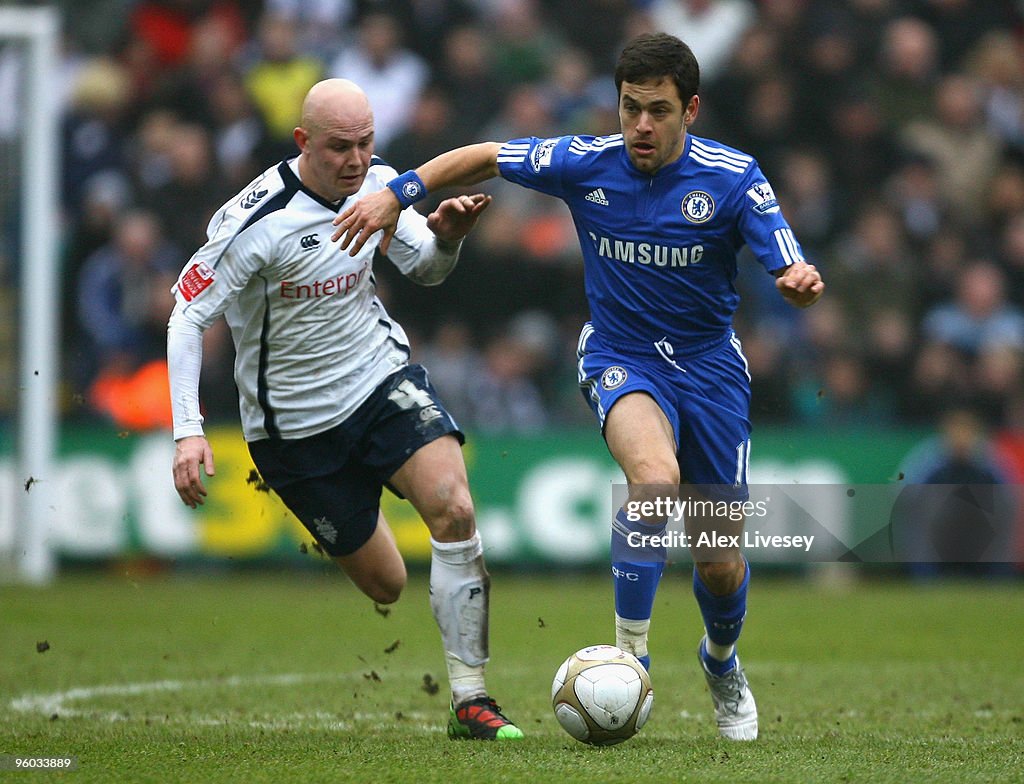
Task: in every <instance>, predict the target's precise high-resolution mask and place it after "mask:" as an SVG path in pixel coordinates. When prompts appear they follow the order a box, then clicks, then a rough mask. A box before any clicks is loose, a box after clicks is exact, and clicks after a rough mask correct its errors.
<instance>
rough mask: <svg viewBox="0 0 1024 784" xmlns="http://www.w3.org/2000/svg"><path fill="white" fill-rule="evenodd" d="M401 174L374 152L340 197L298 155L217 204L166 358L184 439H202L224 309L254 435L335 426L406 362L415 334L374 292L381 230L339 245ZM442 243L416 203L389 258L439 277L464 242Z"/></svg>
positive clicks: (409, 272) (245, 422) (189, 269)
mask: <svg viewBox="0 0 1024 784" xmlns="http://www.w3.org/2000/svg"><path fill="white" fill-rule="evenodd" d="M395 176H396V172H395V170H394V169H392V168H391V167H390V166H387V165H386V164H384V163H383V162H382V161H381V160H380V159H379V158H376V157H374V158H373V160H372V162H371V165H370V168H369V172H368V173H367V176H366V179H365V181H364V182H363V185H362V187H361V188H360V189H359V191H358V192H357V193H355V194H353V195H352V196H349V197H348V198H347V199H345V201H344V202H342V203H341V204H331V203H330V202H327V201H326V200H324V199H322V198H321V197H319V196H318V195H316V194H315V193H313V192H312V191H311V190H309V189H308V188H306V187H305V186H303V184H302V182H301V181H300V180H299V177H298V158H293V159H291V160H290V161H285V162H283V163H281V164H279V165H277V166H273V167H271V168H269V169H267V170H266V171H265V172H264V173H263V174H261V175H260V176H259V177H257V178H256V179H255V180H253V181H252V182H251V183H249V185H247V186H246V187H245V188H244V189H243V190H242V191H241V192H240V193H239V194H237V195H236V196H234V197H233V198H232V199H231V200H230V201H228V202H227V203H226V204H225V205H224V206H223V207H221V208H220V209H219V210H218V211H217V213H216V214H215V215H214V216H213V218H212V220H211V221H210V225H209V228H208V229H207V235H208V237H209V239H208V241H207V243H206V244H205V245H204V246H203V247H202V248H200V249H199V250H198V251H197V252H196V253H195V255H193V256H192V258H191V259H190V260H189V261H188V263H187V264H186V265H185V268H184V269H183V270H182V272H181V274H180V275H179V277H178V281H177V283H176V284H175V286H174V288H173V289H172V291H173V293H174V296H175V300H176V304H175V307H174V311H173V312H172V314H171V317H170V322H169V324H168V337H167V358H168V367H169V371H170V379H171V407H172V410H173V413H174V438H175V439H176V440H177V439H179V438H183V437H185V436H190V435H202V434H203V428H202V424H203V417H202V415H201V412H200V404H199V370H200V366H201V363H202V332H203V330H205V329H207V328H208V327H209V326H210V325H211V324H213V322H214V321H215V320H216V319H217V318H218V317H219V316H220V315H221V314H222V313H223V314H224V316H225V317H226V319H227V322H228V325H229V326H230V328H231V335H232V338H233V340H234V344H235V357H236V358H235V383H236V384H237V386H238V393H239V408H240V412H241V419H242V430H243V433H244V436H245V439H246V440H247V441H255V440H259V439H263V438H268V437H273V438H288V439H293V438H303V437H306V436H310V435H314V434H316V433H320V432H323V431H324V430H328V429H330V428H331V427H334V426H335V425H337V424H339V423H341V422H343V421H344V420H345V419H347V418H348V417H349V416H350V415H351V414H352V413H353V412H354V411H355V410H356V409H357V408H358V407H359V405H360V404H361V403H363V401H365V400H366V399H367V397H368V396H369V395H370V393H371V392H372V391H373V390H374V389H375V388H376V387H377V386H378V385H379V384H380V383H381V382H382V381H383V380H384V378H386V377H387V376H388V375H389V374H391V373H393V372H395V371H396V370H398V369H399V368H401V367H403V366H404V365H405V364H406V362H407V361H408V358H409V343H408V338H407V337H406V335H405V332H404V330H403V329H402V327H401V326H400V325H399V324H398V323H397V322H395V321H393V320H392V319H391V317H390V316H389V315H388V314H387V312H386V311H385V310H384V306H383V305H382V304H381V301H380V300H379V299H378V298H377V296H376V286H375V284H374V280H373V254H374V251H375V250H376V248H377V245H378V244H379V242H380V236H381V235H380V233H379V232H378V233H377V234H376V235H375V236H374V237H372V238H371V239H370V241H369V242H367V243H366V244H365V245H364V246H363V248H362V249H361V250H360V251H359V253H358V254H357V255H356V256H354V257H353V256H350V255H349V254H348V251H344V252H343V251H341V250H340V249H339V248H338V246H337V245H336V244H335V243H333V242H331V240H330V237H331V234H332V233H333V231H334V226H333V225H332V223H331V221H332V220H333V219H334V217H335V216H336V215H337V214H338V213H339V212H340V211H342V210H343V209H344V208H345V207H346V206H347V205H349V204H351V203H352V200H353V199H359V198H361V197H362V196H364V195H366V194H369V193H374V192H376V191H378V190H380V189H381V188H382V187H384V185H385V183H387V182H388V180H390V179H392V178H393V177H395ZM435 240H436V238H435V237H434V234H433V232H431V231H430V230H429V229H428V228H427V223H426V218H424V217H423V216H422V215H420V214H419V213H417V212H416V211H415V210H413V209H412V208H411V207H410V208H408V209H406V210H404V211H403V212H402V215H401V218H400V219H399V222H398V230H397V232H396V234H395V236H394V238H393V239H392V242H391V245H390V247H389V250H388V257H389V259H390V260H391V261H392V262H393V263H394V264H395V266H397V267H398V269H399V270H401V272H402V273H403V274H405V275H406V276H408V277H409V278H411V279H412V280H414V281H416V282H418V283H422V284H424V285H433V284H436V283H440V282H441V281H442V280H443V279H444V278H445V277H446V276H447V275H448V273H449V272H450V271H451V270H452V268H453V267H454V266H455V262H456V261H457V259H458V248H457V247H455V249H454V250H449V249H447V248H441V247H439V246H438V244H437V243H436V241H435Z"/></svg>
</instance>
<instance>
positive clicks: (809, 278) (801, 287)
mask: <svg viewBox="0 0 1024 784" xmlns="http://www.w3.org/2000/svg"><path fill="white" fill-rule="evenodd" d="M775 288H777V289H778V290H779V293H781V294H782V296H783V297H785V298H786V301H787V302H789V303H790V304H791V305H795V306H796V307H798V308H806V307H809V306H810V305H813V304H814V303H815V302H817V301H818V299H819V298H820V297H821V295H822V293H823V292H824V291H825V282H824V281H823V280H822V279H821V273H820V272H818V269H817V268H816V267H815V266H814V265H813V264H808V263H807V262H804V261H798V262H796V263H794V264H790V265H789V266H788V267H786V269H785V271H784V272H783V273H782V274H781V275H779V276H778V277H777V278H776V279H775Z"/></svg>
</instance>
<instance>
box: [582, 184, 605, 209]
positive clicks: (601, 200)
mask: <svg viewBox="0 0 1024 784" xmlns="http://www.w3.org/2000/svg"><path fill="white" fill-rule="evenodd" d="M583 198H584V199H586V200H587V201H592V202H594V204H600V205H601V206H602V207H607V206H608V199H607V198H606V197H605V195H604V188H594V190H592V191H591V192H590V193H588V194H587V195H586V196H584V197H583Z"/></svg>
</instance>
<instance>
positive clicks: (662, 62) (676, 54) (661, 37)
mask: <svg viewBox="0 0 1024 784" xmlns="http://www.w3.org/2000/svg"><path fill="white" fill-rule="evenodd" d="M665 76H667V77H668V78H670V79H671V80H672V81H673V82H675V85H676V89H677V90H679V99H680V100H681V101H682V102H683V105H684V106H685V105H686V102H687V101H689V100H690V98H691V97H692V96H694V95H696V94H697V90H699V89H700V66H699V65H698V64H697V58H696V57H694V56H693V52H692V51H691V49H690V47H689V46H687V45H686V44H685V43H683V42H682V41H680V40H679V39H678V38H676V37H675V36H674V35H669V34H668V33H644V34H643V35H638V36H637V37H636V38H634V39H633V40H632V41H630V42H629V43H628V44H626V48H625V49H623V50H622V54H621V55H619V62H618V63H617V64H616V66H615V89H616V91H617V92H619V93H621V92H622V83H623V82H630V83H632V84H638V83H641V82H649V81H658V80H660V79H661V78H663V77H665Z"/></svg>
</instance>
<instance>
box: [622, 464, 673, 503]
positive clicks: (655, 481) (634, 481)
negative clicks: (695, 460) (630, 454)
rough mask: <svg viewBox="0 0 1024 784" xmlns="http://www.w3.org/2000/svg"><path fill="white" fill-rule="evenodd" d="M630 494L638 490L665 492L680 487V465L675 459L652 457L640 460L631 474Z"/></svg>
mask: <svg viewBox="0 0 1024 784" xmlns="http://www.w3.org/2000/svg"><path fill="white" fill-rule="evenodd" d="M629 481H630V494H631V495H632V494H633V493H634V490H636V491H637V492H644V493H648V494H650V493H653V494H664V492H665V491H666V490H667V489H671V490H673V491H675V489H676V488H678V487H679V465H678V464H677V463H676V461H675V460H674V459H673V460H659V459H657V458H651V459H648V460H642V461H639V462H638V463H637V464H636V465H635V466H633V468H632V470H631V471H630V476H629Z"/></svg>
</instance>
